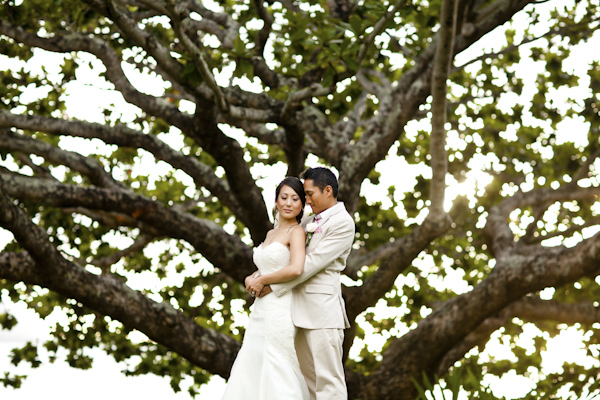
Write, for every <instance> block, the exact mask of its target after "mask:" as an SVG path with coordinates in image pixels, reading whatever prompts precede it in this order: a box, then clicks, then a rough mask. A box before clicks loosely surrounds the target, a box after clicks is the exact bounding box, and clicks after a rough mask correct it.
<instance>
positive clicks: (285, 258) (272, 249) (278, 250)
mask: <svg viewBox="0 0 600 400" xmlns="http://www.w3.org/2000/svg"><path fill="white" fill-rule="evenodd" d="M253 260H254V264H256V266H257V267H258V270H259V271H260V273H261V274H262V275H265V274H269V273H271V272H275V271H278V270H280V269H281V268H283V267H285V266H287V265H289V264H290V249H288V247H287V246H286V245H284V244H283V243H281V242H277V241H274V242H271V243H270V244H268V245H267V246H265V245H264V244H262V243H261V245H260V246H258V247H256V248H254V256H253Z"/></svg>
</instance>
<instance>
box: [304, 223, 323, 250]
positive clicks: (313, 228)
mask: <svg viewBox="0 0 600 400" xmlns="http://www.w3.org/2000/svg"><path fill="white" fill-rule="evenodd" d="M313 233H321V227H320V226H319V224H317V223H316V222H311V223H309V224H307V225H306V246H308V245H309V243H310V239H311V238H312V235H313Z"/></svg>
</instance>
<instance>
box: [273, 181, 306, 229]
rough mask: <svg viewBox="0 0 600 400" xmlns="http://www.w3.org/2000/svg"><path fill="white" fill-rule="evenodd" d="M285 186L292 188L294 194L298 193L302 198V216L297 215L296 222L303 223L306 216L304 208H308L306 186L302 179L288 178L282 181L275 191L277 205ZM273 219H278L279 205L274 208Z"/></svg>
mask: <svg viewBox="0 0 600 400" xmlns="http://www.w3.org/2000/svg"><path fill="white" fill-rule="evenodd" d="M284 186H289V187H291V188H292V189H293V190H294V192H296V193H298V196H300V201H301V202H302V208H301V209H300V214H298V215H296V221H298V223H300V221H302V216H303V215H304V207H305V206H306V194H305V193H304V186H303V185H302V182H301V181H300V179H298V178H296V177H294V176H288V177H287V178H285V179H284V180H282V181H281V182H280V183H279V185H277V189H275V203H277V199H278V198H279V193H280V192H281V188H282V187H284ZM273 218H275V219H277V204H275V207H273Z"/></svg>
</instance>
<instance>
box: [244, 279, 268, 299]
mask: <svg viewBox="0 0 600 400" xmlns="http://www.w3.org/2000/svg"><path fill="white" fill-rule="evenodd" d="M263 287H265V285H264V283H262V282H261V279H260V277H258V278H256V279H252V280H250V282H249V285H248V288H249V290H247V291H248V293H250V294H251V295H252V296H254V297H258V295H259V294H260V292H261V291H262V289H263Z"/></svg>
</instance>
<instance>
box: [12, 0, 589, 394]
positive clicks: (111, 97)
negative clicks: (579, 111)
mask: <svg viewBox="0 0 600 400" xmlns="http://www.w3.org/2000/svg"><path fill="white" fill-rule="evenodd" d="M562 3H563V1H561V0H554V1H552V2H550V3H549V4H546V5H545V8H546V9H551V8H553V7H554V6H555V5H557V4H562ZM481 42H482V44H483V45H484V46H485V50H486V51H490V50H498V49H499V47H501V46H502V45H504V44H505V43H504V42H505V39H504V35H503V33H501V32H496V33H494V34H492V35H489V36H488V37H486V38H484V39H483V40H482V41H481ZM492 43H493V44H495V45H496V46H497V48H496V49H493V48H490V46H491V44H492ZM598 48H600V35H595V36H594V38H593V40H591V41H590V42H589V43H588V44H586V45H584V46H580V47H579V48H577V49H575V51H573V54H572V55H571V57H569V58H568V59H567V60H565V63H564V67H565V69H567V70H569V71H575V72H577V73H580V74H581V75H582V76H583V78H582V81H581V84H582V86H585V85H586V80H585V79H586V77H585V75H584V74H583V71H584V70H585V67H586V65H587V62H588V60H589V57H590V55H596V54H597V49H598ZM472 51H473V52H470V54H468V55H462V56H461V57H462V58H461V57H459V58H458V59H457V62H456V63H457V64H461V63H462V62H463V61H464V58H465V57H467V58H469V57H471V54H474V52H476V51H477V50H475V49H473V50H472ZM522 55H524V59H523V61H522V63H523V68H521V70H520V73H521V74H522V75H523V76H524V75H525V74H526V72H527V73H533V72H535V71H537V70H539V69H540V68H541V66H540V65H539V64H537V65H536V64H535V63H532V62H531V61H529V60H528V59H527V58H526V55H527V50H526V49H523V50H522ZM59 57H60V56H57V55H53V54H49V53H44V55H43V59H39V58H38V59H37V61H38V63H37V67H36V66H33V67H31V68H39V65H41V64H42V63H43V64H44V66H45V67H46V68H47V69H51V68H52V65H53V62H52V60H56V59H58V58H59ZM596 57H598V56H596ZM0 60H1V59H0ZM29 65H30V66H31V65H36V64H35V62H32V63H30V64H29ZM98 70H101V68H94V69H90V70H80V71H79V72H78V76H77V77H78V81H76V82H71V83H70V84H69V85H70V88H69V94H68V100H67V109H68V110H69V114H70V115H72V116H78V117H79V116H85V119H87V120H90V121H96V122H103V120H104V117H103V116H102V114H101V111H100V110H101V108H102V107H104V106H105V105H106V104H110V103H114V104H118V107H119V109H120V110H122V113H123V115H125V116H127V115H133V114H134V113H135V107H132V106H130V105H126V104H124V103H123V101H122V98H121V97H120V95H119V94H117V93H115V92H114V91H111V90H107V88H102V87H98V86H97V85H96V84H94V86H92V85H88V84H83V83H82V82H94V81H95V78H94V77H95V76H96V75H97V72H98ZM128 75H129V76H130V77H131V78H132V81H134V84H135V85H136V86H138V87H144V88H145V90H146V91H148V92H150V93H152V92H153V93H152V94H160V93H161V92H162V87H161V84H160V82H155V85H152V84H148V80H147V78H145V79H144V80H141V79H139V78H137V77H135V75H134V74H133V73H130V74H128ZM532 90H533V89H532V86H529V87H528V88H527V89H526V90H525V94H524V96H525V100H523V99H521V100H520V101H521V102H522V101H527V99H528V97H530V96H532V95H533V92H532ZM573 90H576V89H573ZM31 95H32V96H33V95H35V94H33V93H32V94H31ZM564 95H565V93H557V94H556V98H557V99H560V98H561V96H564ZM513 100H514V98H512V97H511V96H510V95H509V94H508V95H507V100H506V101H507V102H508V101H513ZM419 124H421V123H414V124H411V126H410V127H409V128H408V129H407V134H410V130H411V129H414V130H416V129H423V126H420V125H419ZM559 128H560V130H559V132H558V135H557V138H558V140H559V141H561V140H571V141H575V143H576V144H578V145H582V144H584V143H583V142H581V141H582V140H585V139H584V138H583V137H577V136H576V135H575V137H574V136H573V132H586V131H587V128H586V127H585V126H583V125H582V122H581V121H579V120H577V119H572V120H565V121H564V122H563V123H561V125H560V127H559ZM231 135H232V136H234V137H236V138H238V139H240V140H242V139H243V138H242V137H238V136H237V135H236V133H235V132H232V133H231ZM448 137H449V145H452V143H451V142H452V134H451V133H449V135H448ZM162 138H163V139H164V140H165V141H169V144H170V145H171V146H173V147H174V148H177V147H178V146H181V141H180V138H179V137H178V136H177V135H172V136H170V137H168V138H167V137H166V136H162ZM243 140H246V139H243ZM250 140H254V139H250ZM578 141H579V142H578ZM70 142H71V143H70ZM61 143H63V144H65V145H67V144H69V143H70V144H71V145H73V146H77V145H78V143H79V142H78V139H69V138H67V139H64V142H61ZM254 143H255V142H254ZM145 162H148V163H151V162H153V160H151V157H150V156H149V159H148V160H142V163H145ZM316 162H317V161H316V158H310V159H309V161H308V165H314V164H316ZM482 167H483V165H482ZM399 169H401V170H403V171H404V172H405V174H404V175H403V177H404V180H403V181H402V182H398V181H397V175H396V174H386V173H385V171H389V170H395V171H397V170H399ZM376 170H377V171H378V172H381V173H382V176H381V179H380V183H379V184H378V185H376V186H375V185H372V184H370V183H365V184H364V185H363V187H362V189H361V194H362V195H364V196H366V198H367V199H368V200H369V201H377V200H380V199H382V198H383V199H384V201H385V199H386V197H385V195H386V194H387V188H388V187H389V186H391V185H395V186H396V187H398V186H401V185H402V184H404V185H407V186H408V185H411V180H412V179H413V178H411V175H413V176H416V175H417V174H419V173H423V170H422V168H420V167H418V166H411V165H408V164H406V162H405V161H404V160H403V159H401V158H399V157H397V156H396V155H395V151H394V148H393V149H392V151H390V154H389V156H388V157H387V158H386V160H383V161H381V162H380V163H379V164H378V165H377V167H376ZM253 174H254V175H255V177H258V176H261V177H262V178H261V179H259V180H258V184H259V186H261V187H262V188H263V189H264V190H265V200H266V203H267V207H268V209H270V208H271V207H272V204H273V199H272V197H273V196H272V195H271V192H272V190H273V188H274V187H275V186H276V184H277V183H278V182H279V181H280V180H281V179H282V178H283V177H284V174H285V167H284V166H283V165H278V166H275V167H264V168H261V167H256V168H255V169H253ZM178 177H180V178H182V179H188V180H189V177H187V176H186V175H185V174H181V175H178ZM488 179H489V177H488V176H487V175H486V174H484V173H482V172H481V171H478V170H477V169H474V170H473V171H471V172H470V173H469V175H468V176H467V179H466V181H465V182H463V183H460V184H458V183H456V182H450V181H449V182H448V184H449V185H450V186H449V189H448V193H447V203H448V204H447V205H448V206H449V204H450V201H451V200H452V199H453V198H454V197H456V196H457V195H459V194H465V193H472V192H473V190H476V188H481V187H482V186H483V185H485V184H486V183H487V180H488ZM190 186H193V185H191V184H190ZM400 193H401V190H399V191H398V194H399V195H400ZM396 200H398V201H401V200H402V199H401V198H397V199H396ZM390 205H391V204H387V205H386V203H385V202H384V204H383V206H384V207H386V206H390ZM398 212H401V210H398ZM1 233H2V232H0V234H1ZM6 236H7V235H6V232H4V235H0V240H2V237H4V238H6ZM461 278H462V277H461V276H455V277H452V276H450V277H449V278H446V279H447V280H448V279H449V280H450V281H446V282H439V284H440V285H460V284H461V282H462V279H461ZM466 290H468V288H467V287H464V288H462V291H466ZM3 305H4V306H6V307H7V308H8V310H9V311H10V312H11V313H13V314H15V315H16V316H17V318H18V319H19V322H20V323H19V324H18V325H17V327H16V328H14V329H13V330H12V331H3V330H0V374H2V373H3V372H4V371H7V370H8V371H10V372H11V373H16V374H24V375H28V378H26V379H25V381H24V383H23V386H22V388H20V389H18V390H12V389H6V388H4V387H0V398H2V399H9V400H31V399H35V398H42V397H43V398H46V399H50V400H53V399H57V400H58V399H61V400H71V399H73V400H75V399H80V398H81V397H82V395H84V396H85V398H87V399H89V400H96V399H97V400H100V399H102V400H105V399H106V398H111V399H115V400H120V399H123V400H125V399H127V400H129V399H131V398H132V397H135V398H144V397H147V398H166V399H173V400H183V399H190V396H189V395H187V393H185V392H183V393H179V394H174V393H173V391H172V390H171V388H170V386H169V381H168V378H161V377H157V376H154V375H148V376H144V377H125V376H124V375H123V374H121V373H120V371H121V370H122V369H123V367H122V366H121V365H118V364H117V363H115V362H114V361H113V360H112V359H111V358H110V357H108V356H106V355H105V354H103V353H102V352H100V351H96V352H95V353H93V354H94V366H93V367H92V369H90V370H87V371H82V370H78V369H73V368H70V367H69V366H68V365H67V364H66V363H65V362H63V361H57V362H56V363H54V364H49V363H43V364H42V365H41V366H40V367H39V368H38V369H35V370H32V369H31V368H29V367H26V366H20V367H18V368H15V367H13V366H11V365H9V362H8V354H9V352H10V350H11V349H12V348H14V347H16V346H22V345H24V344H25V343H26V342H27V341H33V342H34V343H35V342H43V341H44V340H45V339H46V338H48V335H49V332H50V328H49V325H48V323H47V322H44V321H41V320H40V319H39V318H37V316H36V315H35V314H34V313H33V312H32V311H30V310H27V309H26V308H25V307H24V306H23V305H22V304H12V303H10V301H8V299H5V298H3V299H2V303H0V308H1V307H2V306H3ZM363 326H365V328H366V329H367V333H368V330H369V325H365V324H363ZM539 334H540V332H539V331H536V328H534V327H532V326H527V327H526V329H525V333H524V334H523V335H522V336H521V338H520V341H521V342H522V344H523V345H524V346H527V343H528V341H531V338H532V337H534V336H536V335H539ZM580 338H581V333H580V332H577V330H576V329H572V328H569V329H565V330H564V331H563V332H562V333H561V334H560V335H558V336H557V337H556V338H553V339H550V340H549V345H548V351H547V354H546V355H545V357H544V371H545V372H546V373H549V372H555V371H557V370H558V369H559V368H560V367H561V366H562V363H563V362H564V361H575V360H579V362H581V361H582V360H587V361H584V362H597V361H596V360H593V359H592V358H590V357H589V356H586V354H585V351H584V349H583V347H582V346H581V340H580ZM384 339H385V338H381V337H376V336H373V339H371V341H370V342H369V347H370V348H371V349H372V350H380V349H381V346H382V345H383V343H384ZM531 348H532V349H533V347H531ZM490 354H493V355H494V356H495V357H496V358H497V359H498V358H501V356H498V355H501V354H509V353H508V352H506V345H505V344H502V343H501V341H500V339H499V334H498V335H495V337H493V338H492V340H491V341H490V343H489V345H488V347H487V348H486V352H485V353H484V354H483V355H482V357H486V356H490ZM595 356H596V358H597V356H598V354H595ZM489 383H490V384H491V386H492V389H493V390H494V391H495V393H496V395H499V394H500V393H502V394H503V395H505V396H506V397H507V398H508V399H511V398H518V397H521V396H523V395H524V394H525V393H527V392H528V391H529V390H530V389H531V387H532V383H531V382H529V381H528V380H527V379H525V378H522V377H516V376H511V375H510V374H507V375H506V376H505V377H503V378H502V379H497V378H490V379H489ZM183 387H184V389H185V385H184V386H183ZM52 388H56V389H52ZM223 388H224V381H223V380H222V379H221V378H219V377H215V378H214V379H213V381H211V383H210V384H208V385H205V386H204V387H203V388H202V390H201V395H200V396H199V397H197V399H200V400H208V399H218V398H220V397H221V393H222V392H223Z"/></svg>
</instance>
